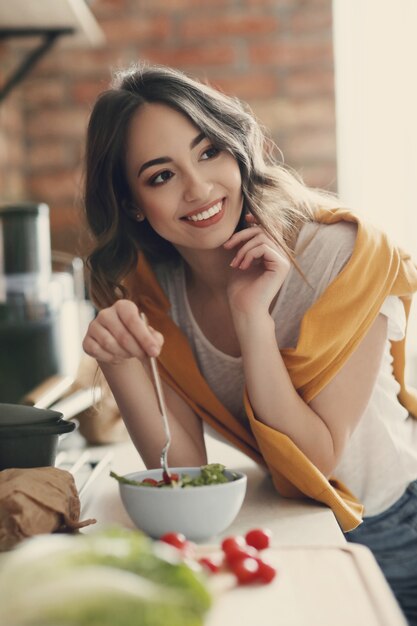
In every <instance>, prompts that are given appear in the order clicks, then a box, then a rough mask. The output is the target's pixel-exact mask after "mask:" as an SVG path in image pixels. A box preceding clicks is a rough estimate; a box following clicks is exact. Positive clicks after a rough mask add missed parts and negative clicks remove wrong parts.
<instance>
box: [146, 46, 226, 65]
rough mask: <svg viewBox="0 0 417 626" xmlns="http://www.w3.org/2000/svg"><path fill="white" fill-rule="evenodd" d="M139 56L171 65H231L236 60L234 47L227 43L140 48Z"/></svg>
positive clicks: (153, 61)
mask: <svg viewBox="0 0 417 626" xmlns="http://www.w3.org/2000/svg"><path fill="white" fill-rule="evenodd" d="M140 58H141V59H143V60H146V61H150V62H152V63H162V64H163V65H171V66H173V67H183V66H204V67H206V66H210V65H231V64H232V63H234V62H235V60H236V50H235V47H234V46H232V45H229V44H222V45H212V44H209V45H206V46H188V47H184V48H161V47H152V48H141V49H140Z"/></svg>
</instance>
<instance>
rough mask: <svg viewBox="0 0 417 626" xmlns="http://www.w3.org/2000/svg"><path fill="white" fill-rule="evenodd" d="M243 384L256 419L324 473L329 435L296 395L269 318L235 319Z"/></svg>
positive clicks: (330, 449) (331, 455)
mask: <svg viewBox="0 0 417 626" xmlns="http://www.w3.org/2000/svg"><path fill="white" fill-rule="evenodd" d="M234 321H235V328H236V332H237V335H238V338H239V342H240V347H241V352H242V359H243V366H244V371H245V381H246V387H247V390H248V395H249V399H250V402H251V405H252V407H253V410H254V413H255V415H256V417H257V419H258V420H259V421H261V422H263V423H264V424H266V425H268V426H270V427H271V428H274V429H275V430H278V431H280V432H282V433H284V434H285V435H287V436H288V437H290V438H291V439H292V441H294V443H295V444H296V445H297V446H298V447H299V448H300V450H302V451H303V452H304V454H306V456H307V457H308V458H309V459H310V460H311V461H312V462H313V463H314V464H315V465H316V467H318V468H319V469H320V470H321V471H322V472H323V473H324V474H326V475H328V474H329V473H330V472H331V471H332V470H333V468H334V466H335V462H336V461H335V450H334V442H333V439H332V436H331V433H330V431H329V429H328V427H327V426H326V424H325V423H324V421H323V420H322V419H321V418H320V416H319V415H317V413H315V412H314V411H313V410H312V409H311V408H310V407H309V406H308V405H307V404H306V403H305V402H304V400H302V398H301V397H300V396H299V395H298V393H297V392H296V390H295V388H294V386H293V383H292V381H291V378H290V376H289V374H288V371H287V369H286V367H285V363H284V361H283V359H282V356H281V353H280V351H279V348H278V345H277V341H276V337H275V323H274V320H273V319H272V318H271V317H270V316H269V315H265V316H263V317H259V316H246V317H245V316H236V317H235V319H234Z"/></svg>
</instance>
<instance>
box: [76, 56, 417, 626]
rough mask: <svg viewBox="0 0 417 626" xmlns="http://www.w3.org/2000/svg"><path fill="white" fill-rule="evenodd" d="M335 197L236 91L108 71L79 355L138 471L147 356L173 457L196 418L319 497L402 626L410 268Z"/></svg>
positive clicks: (145, 419) (155, 433)
mask: <svg viewBox="0 0 417 626" xmlns="http://www.w3.org/2000/svg"><path fill="white" fill-rule="evenodd" d="M336 206H337V203H336V200H335V199H334V198H332V197H330V196H328V195H326V194H324V193H318V192H316V191H313V190H310V189H308V188H307V187H305V186H304V185H303V184H302V182H301V181H300V180H298V178H297V177H295V176H294V175H292V174H291V173H289V172H288V171H287V170H286V169H284V168H283V167H282V166H280V165H278V164H277V163H276V162H275V160H274V156H273V146H272V143H271V142H270V141H268V140H267V139H266V138H265V136H264V134H263V133H262V131H261V129H260V127H259V125H258V124H257V122H256V120H255V119H254V117H253V115H252V114H251V112H250V110H249V109H248V107H246V106H245V105H243V104H242V103H241V102H239V101H238V100H237V99H234V98H229V97H226V96H225V95H222V94H221V93H219V92H217V91H215V90H214V89H212V88H210V87H208V86H206V85H204V84H201V83H199V82H197V81H195V80H193V79H191V78H189V77H187V76H186V75H184V74H182V73H180V72H178V71H175V70H171V69H168V68H162V67H143V68H134V69H132V70H129V71H127V72H124V73H121V74H119V75H118V77H117V79H116V82H115V84H114V87H113V88H112V89H110V90H109V91H106V92H104V93H103V94H102V95H101V96H100V97H99V98H98V100H97V102H96V105H95V107H94V109H93V112H92V115H91V120H90V124H89V129H88V138H87V155H86V189H85V208H86V213H87V219H88V224H89V227H90V229H91V232H92V234H93V236H94V239H95V249H94V251H93V252H92V254H91V255H90V257H89V259H88V265H89V268H90V272H91V295H92V298H93V300H94V301H95V303H96V304H97V307H98V308H99V309H100V311H99V313H98V315H97V317H96V319H95V320H94V321H93V322H92V323H91V324H90V327H89V329H88V332H87V335H86V337H85V339H84V350H85V351H86V352H87V353H88V354H89V355H91V356H93V357H94V358H95V359H97V361H98V364H99V366H100V368H101V370H102V372H103V374H104V376H105V378H106V379H107V381H108V383H109V385H110V388H111V390H112V392H113V394H114V397H115V399H116V401H117V404H118V406H119V408H120V412H121V415H122V416H123V419H124V421H125V423H126V426H127V428H128V430H129V432H130V436H131V438H132V441H133V442H134V444H135V446H136V447H137V449H138V451H139V453H140V454H141V456H142V458H143V460H144V462H145V464H146V465H147V466H148V467H157V466H159V456H160V452H161V448H162V445H163V442H164V434H163V431H162V426H161V420H160V419H159V410H158V404H157V399H156V397H155V393H154V390H153V386H152V383H151V379H150V377H149V374H148V366H147V362H148V357H149V356H150V355H153V356H157V357H158V359H159V367H160V371H161V375H162V377H163V379H164V381H165V383H164V389H165V394H166V400H167V405H168V409H169V419H170V427H171V431H172V445H171V448H170V457H169V461H170V464H171V465H172V466H199V465H201V464H203V463H205V462H206V460H207V459H206V451H205V444H204V436H203V425H202V424H203V422H206V423H208V424H209V425H211V426H212V427H214V428H215V429H216V430H217V431H218V432H219V433H220V434H221V435H223V436H224V437H226V438H227V439H228V440H229V441H230V442H231V443H232V444H234V445H236V446H238V447H239V448H240V449H241V450H243V451H244V452H246V453H247V454H248V455H249V456H251V457H252V458H254V459H255V460H257V461H258V462H259V463H264V464H266V466H267V467H268V468H269V471H270V473H271V475H272V479H273V481H274V484H275V486H276V488H277V489H278V491H279V492H280V493H281V494H283V495H284V496H289V497H292V496H293V497H294V496H297V497H299V496H300V495H305V496H308V497H311V498H315V499H316V500H319V501H321V502H324V503H326V504H327V505H328V506H330V507H331V508H332V510H333V511H334V513H335V516H336V518H337V519H338V521H339V524H340V525H341V527H342V529H343V530H344V531H346V532H348V531H351V532H350V533H348V534H347V538H348V539H350V538H352V540H354V541H356V540H357V541H359V542H362V543H365V544H367V545H369V546H370V547H371V548H372V549H373V550H374V553H375V556H376V558H377V559H378V561H379V563H380V564H381V567H382V568H383V570H384V572H385V574H386V576H387V578H388V580H389V582H390V583H391V585H392V587H393V589H394V591H395V593H396V594H397V597H398V599H399V601H400V602H401V604H402V605H403V607H404V610H405V611H406V613H407V615H408V617H409V618H410V619H411V620H414V621H412V623H416V624H417V594H416V593H415V590H416V587H417V558H416V557H417V515H416V513H417V497H416V495H417V482H416V479H417V426H416V422H415V421H414V420H413V418H412V417H411V416H410V413H414V415H417V399H416V397H415V396H413V395H412V393H411V392H410V391H409V390H407V389H406V387H405V384H404V377H403V375H404V335H405V328H406V317H407V315H408V311H409V305H410V300H411V294H412V293H413V292H414V291H415V290H416V289H417V269H416V267H415V266H414V264H413V263H412V262H411V260H410V258H409V257H408V256H407V255H405V254H404V253H403V252H402V251H401V250H399V249H398V248H396V247H395V246H393V245H392V244H391V243H390V242H389V240H388V239H387V238H386V236H385V235H384V234H383V233H380V232H378V231H376V230H374V229H372V228H371V227H370V226H369V225H367V224H364V223H362V222H361V221H360V220H359V218H358V217H357V216H355V215H353V214H351V213H350V212H348V211H346V210H342V209H338V208H335V207H336ZM140 312H144V313H145V314H146V317H147V318H148V320H149V326H148V325H147V324H146V322H145V321H144V320H143V319H142V318H141V316H140ZM363 507H364V515H365V517H364V520H365V521H364V522H363V523H362V524H361V525H360V526H358V525H359V524H360V522H361V517H362V512H363ZM410 507H411V508H412V510H413V514H414V518H413V521H412V522H411V524H409V523H408V522H409V519H410V512H409V509H410ZM404 516H405V519H406V520H407V521H404V522H403V521H402V520H403V517H404ZM402 524H405V526H404V527H402ZM357 526H358V528H357V529H356V530H353V529H355V528H356V527H357Z"/></svg>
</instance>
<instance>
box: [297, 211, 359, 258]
mask: <svg viewBox="0 0 417 626" xmlns="http://www.w3.org/2000/svg"><path fill="white" fill-rule="evenodd" d="M356 236H357V225H356V224H355V223H352V222H346V221H340V222H336V223H334V224H323V223H320V222H316V221H311V222H306V223H305V224H304V225H303V226H302V227H301V229H300V233H299V236H298V239H297V243H296V247H295V254H296V257H297V258H300V259H301V258H303V257H309V258H311V257H319V258H320V259H321V260H322V261H323V262H326V263H329V262H331V261H332V260H337V259H338V258H339V259H342V260H344V261H345V262H346V261H347V260H348V259H349V258H350V257H351V255H352V252H353V249H354V247H355V242H356Z"/></svg>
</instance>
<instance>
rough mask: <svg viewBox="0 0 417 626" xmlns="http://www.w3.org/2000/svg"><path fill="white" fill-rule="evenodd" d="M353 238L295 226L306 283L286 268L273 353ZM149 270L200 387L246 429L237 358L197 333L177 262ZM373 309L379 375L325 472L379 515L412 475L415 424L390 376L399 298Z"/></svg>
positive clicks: (415, 472) (400, 322)
mask: <svg viewBox="0 0 417 626" xmlns="http://www.w3.org/2000/svg"><path fill="white" fill-rule="evenodd" d="M355 238H356V225H354V224H350V223H346V222H340V223H336V224H331V225H326V224H316V223H308V224H305V225H304V226H303V227H302V229H301V231H300V234H299V237H298V240H297V245H296V249H295V252H296V255H297V262H298V264H299V266H300V267H301V269H302V270H303V272H304V274H305V275H306V277H307V279H308V283H307V282H306V281H305V280H304V279H303V278H302V276H300V274H299V273H298V272H297V271H296V269H295V268H291V269H290V271H289V273H288V276H287V278H286V280H285V282H284V284H283V285H282V287H281V289H280V292H279V294H278V298H277V301H276V303H275V306H274V309H273V311H272V317H273V318H274V320H275V321H276V337H277V343H278V346H279V347H280V348H293V347H295V346H296V345H297V341H298V335H299V328H300V324H301V320H302V318H303V315H304V313H305V312H306V310H307V309H308V308H309V307H310V306H311V305H312V304H313V303H314V302H315V301H316V300H317V298H318V297H319V296H320V295H321V294H322V293H323V291H324V290H325V289H326V287H327V285H328V284H329V283H330V282H331V281H332V280H333V279H334V278H335V277H336V276H337V275H338V274H339V273H340V271H341V270H342V269H343V267H344V266H345V264H346V263H347V261H348V260H349V258H350V256H351V254H352V250H353V247H354V243H355ZM155 272H156V275H157V277H158V280H159V282H160V284H161V287H162V288H163V289H164V291H165V293H166V295H167V297H168V299H169V301H170V303H171V317H172V319H173V321H174V322H175V323H176V324H177V325H178V326H179V327H180V328H181V329H182V331H183V332H184V334H185V335H186V336H187V338H188V340H189V342H190V345H191V348H192V350H193V353H194V356H195V358H196V361H197V363H198V366H199V368H200V370H201V372H202V374H203V376H204V378H205V379H206V381H207V383H208V384H209V386H210V387H211V389H212V391H213V392H214V393H215V394H216V395H217V397H218V398H219V400H220V401H221V402H222V403H223V404H224V405H225V406H226V408H227V409H228V410H229V411H230V412H231V413H232V414H233V415H234V416H235V417H237V418H238V419H239V420H241V421H242V423H243V424H245V425H246V427H247V428H250V426H249V421H248V419H247V417H246V414H245V410H244V406H243V390H244V384H245V380H244V374H243V364H242V358H241V357H233V356H230V355H228V354H225V353H223V352H221V351H220V350H218V349H217V348H216V347H215V346H213V345H212V344H211V343H210V342H209V341H208V339H207V338H206V337H205V336H204V334H203V333H202V331H201V329H200V328H199V326H198V324H197V322H196V321H195V319H194V316H193V314H192V311H191V308H190V306H189V302H188V298H187V293H186V286H185V274H184V269H183V266H182V265H179V266H177V267H175V268H169V267H165V266H164V267H163V268H162V267H157V268H155ZM380 312H381V313H382V314H383V315H386V317H387V318H388V326H387V340H386V344H385V349H384V355H383V359H382V363H381V367H380V371H379V374H378V377H377V381H376V384H375V387H374V390H373V392H372V396H371V399H370V401H369V404H368V406H367V408H366V410H365V413H364V414H363V416H362V418H361V420H360V421H359V424H358V426H357V427H356V429H355V431H354V433H353V434H352V436H351V438H350V440H349V441H348V443H347V445H346V448H345V450H344V452H343V455H342V458H341V460H340V462H339V464H338V465H337V467H336V468H335V470H334V472H333V473H332V475H333V476H334V477H335V478H338V479H339V480H341V481H342V482H343V483H344V484H345V485H346V486H347V487H348V488H349V489H350V490H351V491H352V492H353V493H354V494H355V496H356V497H357V498H358V499H359V500H360V501H361V502H362V503H363V504H364V506H365V516H370V515H376V514H377V513H380V512H381V511H383V510H385V509H386V508H387V507H388V506H390V505H391V504H393V503H394V502H395V501H396V500H397V499H398V498H399V497H400V496H401V495H402V493H403V492H404V490H405V488H406V486H407V485H408V483H409V482H411V481H412V480H414V479H416V478H417V420H414V419H413V418H411V417H409V415H408V412H407V411H406V409H405V408H404V407H403V406H402V405H401V404H400V402H399V401H398V398H397V394H398V391H399V384H398V383H397V381H396V380H395V378H394V376H393V373H392V356H391V352H390V340H394V341H397V340H399V339H402V338H403V337H404V333H405V324H406V320H405V314H404V308H403V305H402V302H401V300H400V299H399V298H397V297H395V296H389V297H388V298H387V299H386V300H385V302H384V304H383V306H382V308H381V311H380ZM329 332H332V329H329ZM210 433H211V434H212V431H211V430H210Z"/></svg>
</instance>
